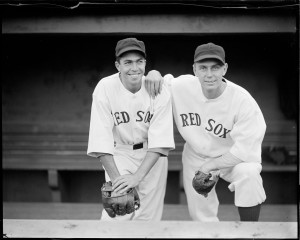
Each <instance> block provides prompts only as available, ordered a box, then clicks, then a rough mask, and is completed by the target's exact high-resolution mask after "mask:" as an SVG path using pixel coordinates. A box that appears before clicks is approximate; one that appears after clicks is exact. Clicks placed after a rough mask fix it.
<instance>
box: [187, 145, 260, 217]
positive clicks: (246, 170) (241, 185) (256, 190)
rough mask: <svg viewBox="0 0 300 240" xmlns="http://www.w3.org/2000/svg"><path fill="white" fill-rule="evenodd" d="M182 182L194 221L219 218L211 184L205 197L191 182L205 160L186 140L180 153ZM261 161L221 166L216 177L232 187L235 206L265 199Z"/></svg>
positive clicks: (214, 193)
mask: <svg viewBox="0 0 300 240" xmlns="http://www.w3.org/2000/svg"><path fill="white" fill-rule="evenodd" d="M182 163H183V186H184V190H185V193H186V196H187V203H188V209H189V213H190V216H191V218H192V219H193V220H194V221H203V222H212V221H219V219H218V217H217V214H218V208H219V200H218V197H217V194H216V191H215V187H214V188H213V189H212V190H211V192H210V193H209V194H208V196H207V198H205V197H204V196H202V195H200V194H198V193H197V192H196V191H195V189H194V188H193V186H192V180H193V178H194V176H195V172H196V171H197V170H199V168H200V166H201V165H202V164H203V163H205V160H204V159H203V158H201V157H200V156H199V155H197V154H196V153H195V152H194V151H193V150H192V149H191V148H190V147H189V146H188V145H187V144H185V146H184V150H183V154H182ZM261 169H262V167H261V164H260V163H255V162H247V163H246V162H243V163H240V164H238V165H236V166H234V167H232V168H226V169H222V170H221V171H220V177H221V178H223V179H224V180H225V181H227V182H229V183H230V184H229V186H228V188H229V190H230V191H232V192H233V191H234V192H235V194H234V204H235V205H236V206H237V207H252V206H256V205H258V204H260V203H262V202H264V201H265V199H266V195H265V191H264V188H263V183H262V178H261V175H260V172H261Z"/></svg>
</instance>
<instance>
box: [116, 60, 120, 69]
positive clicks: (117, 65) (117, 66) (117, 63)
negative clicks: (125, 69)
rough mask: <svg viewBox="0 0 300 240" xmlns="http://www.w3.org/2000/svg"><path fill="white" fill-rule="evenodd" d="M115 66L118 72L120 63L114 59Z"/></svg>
mask: <svg viewBox="0 0 300 240" xmlns="http://www.w3.org/2000/svg"><path fill="white" fill-rule="evenodd" d="M115 66H116V68H117V69H118V71H119V72H120V63H119V62H118V61H115Z"/></svg>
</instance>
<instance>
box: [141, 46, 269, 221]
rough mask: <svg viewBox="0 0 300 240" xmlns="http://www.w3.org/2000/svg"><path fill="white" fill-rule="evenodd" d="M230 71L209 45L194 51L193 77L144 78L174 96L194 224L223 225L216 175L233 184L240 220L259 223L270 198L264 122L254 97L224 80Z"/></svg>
mask: <svg viewBox="0 0 300 240" xmlns="http://www.w3.org/2000/svg"><path fill="white" fill-rule="evenodd" d="M227 69H228V64H227V63H226V62H225V51H224V49H223V48H222V47H221V46H218V45H215V44H213V43H207V44H202V45H199V46H198V47H197V48H196V50H195V54H194V63H193V71H194V75H181V76H179V77H177V78H174V77H173V76H172V75H171V74H168V75H166V76H165V79H163V78H162V77H161V75H160V73H159V72H157V71H150V72H149V73H148V75H147V76H146V86H147V89H148V90H149V92H150V94H151V95H155V94H156V93H158V92H159V91H160V90H159V89H160V86H161V85H162V83H165V85H166V86H168V87H169V90H170V93H171V95H172V105H173V116H174V120H175V122H176V126H177V129H178V131H179V132H180V134H181V136H182V137H183V139H184V140H185V144H184V149H183V153H182V163H183V185H184V189H185V193H186V196H187V203H188V209H189V213H190V215H191V217H192V219H193V220H195V221H219V219H218V216H217V214H218V206H219V200H218V197H217V194H216V191H215V187H214V186H215V184H216V182H217V180H218V177H221V178H223V179H224V180H225V181H227V182H229V183H230V184H229V186H228V188H229V189H230V190H231V191H232V192H234V203H235V205H236V206H237V208H238V211H239V214H240V220H241V221H258V219H259V214H260V207H261V204H262V203H263V202H264V201H265V199H266V194H265V191H264V187H263V181H262V178H261V175H260V172H261V170H262V165H261V145H262V141H263V138H264V134H265V131H266V123H265V120H264V117H263V114H262V112H261V110H260V108H259V106H258V104H257V102H256V101H255V99H254V98H253V97H252V96H251V95H250V93H249V92H248V91H247V90H245V89H244V88H242V87H240V86H238V85H237V84H235V83H233V82H231V81H229V80H227V79H225V78H224V75H225V74H226V72H227Z"/></svg>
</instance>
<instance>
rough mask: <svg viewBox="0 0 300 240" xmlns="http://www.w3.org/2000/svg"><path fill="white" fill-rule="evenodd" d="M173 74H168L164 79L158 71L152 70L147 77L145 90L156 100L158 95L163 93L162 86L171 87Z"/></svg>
mask: <svg viewBox="0 0 300 240" xmlns="http://www.w3.org/2000/svg"><path fill="white" fill-rule="evenodd" d="M173 78H174V77H173V75H172V74H167V75H165V76H164V77H162V75H161V74H160V72H159V71H157V70H151V71H149V72H148V74H147V76H145V88H146V90H147V92H148V93H149V95H150V96H151V97H152V98H155V97H156V96H157V95H158V94H161V92H162V86H163V84H164V83H166V85H167V86H169V85H170V82H171V79H173Z"/></svg>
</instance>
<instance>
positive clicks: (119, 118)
mask: <svg viewBox="0 0 300 240" xmlns="http://www.w3.org/2000/svg"><path fill="white" fill-rule="evenodd" d="M112 116H113V118H114V123H115V126H118V125H120V124H121V123H128V122H130V116H129V114H128V113H127V112H126V111H122V112H114V113H112ZM136 116H137V118H136V119H135V121H136V122H142V121H143V122H144V123H150V121H151V119H152V117H153V114H151V113H150V111H147V112H144V111H137V113H136Z"/></svg>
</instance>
